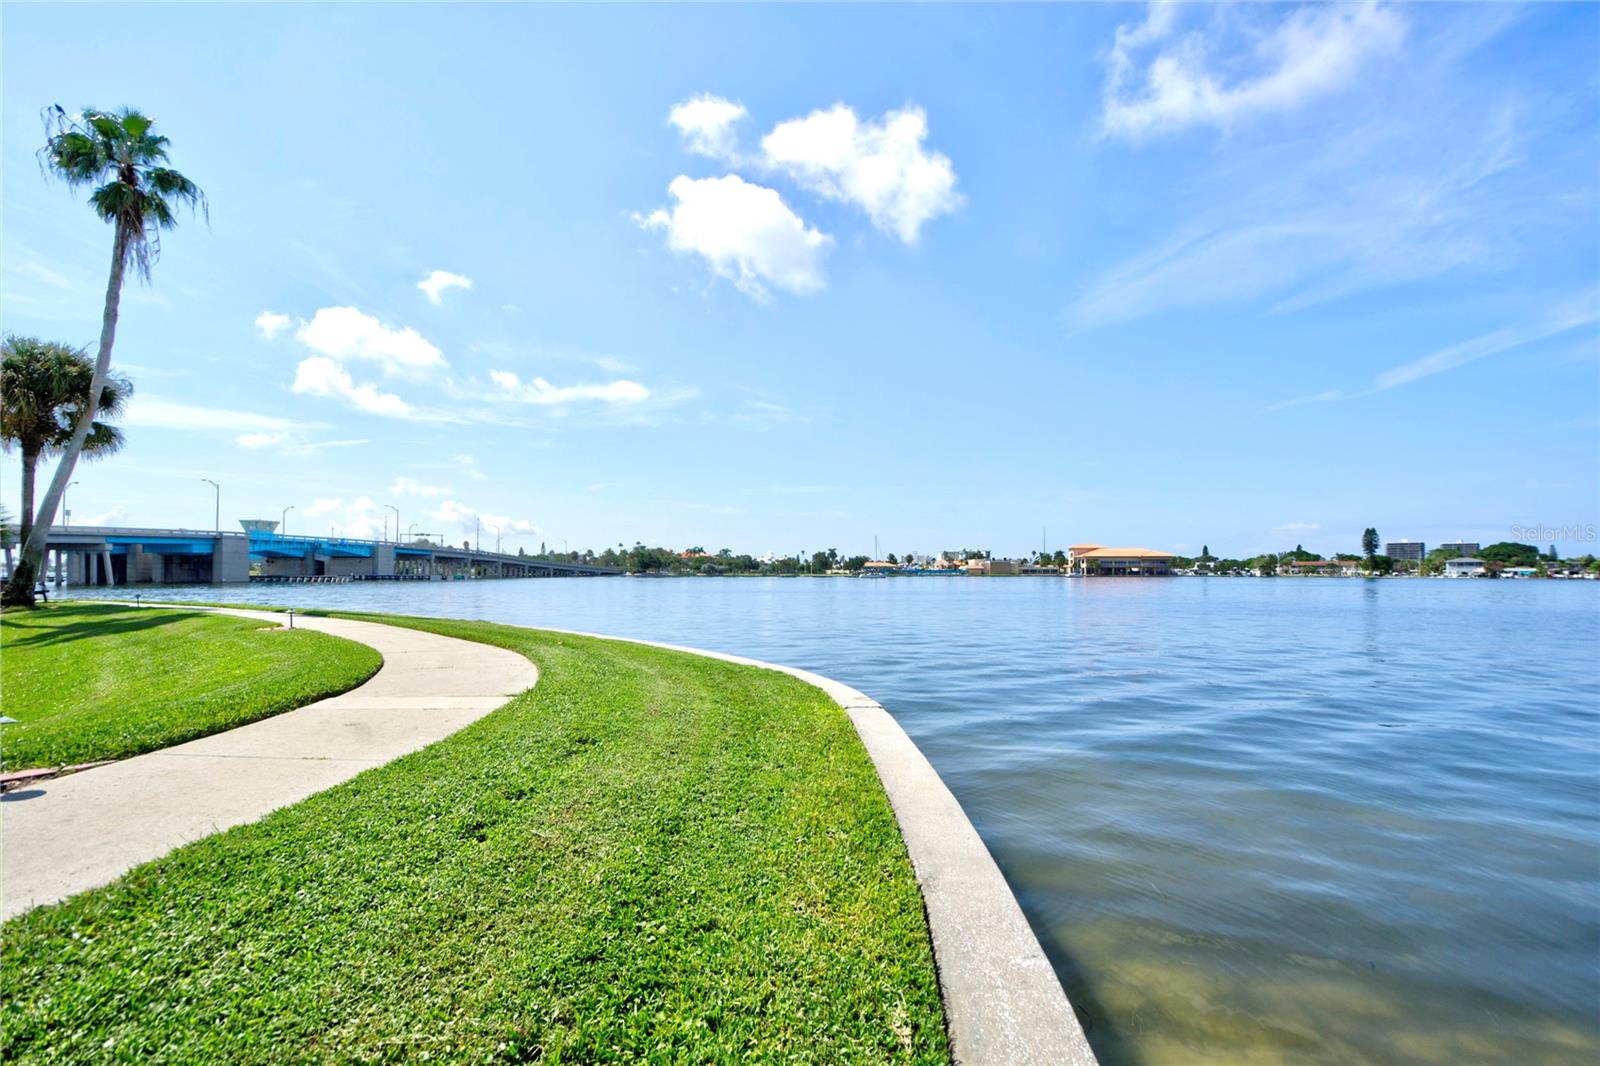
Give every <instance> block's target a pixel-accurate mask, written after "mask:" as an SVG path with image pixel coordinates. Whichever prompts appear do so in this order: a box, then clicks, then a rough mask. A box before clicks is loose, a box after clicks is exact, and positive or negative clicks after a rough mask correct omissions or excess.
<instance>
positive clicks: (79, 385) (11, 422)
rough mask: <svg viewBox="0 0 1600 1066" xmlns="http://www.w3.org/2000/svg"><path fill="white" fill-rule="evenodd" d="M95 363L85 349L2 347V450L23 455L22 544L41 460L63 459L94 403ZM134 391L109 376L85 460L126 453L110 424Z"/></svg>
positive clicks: (27, 343) (24, 340) (29, 342)
mask: <svg viewBox="0 0 1600 1066" xmlns="http://www.w3.org/2000/svg"><path fill="white" fill-rule="evenodd" d="M93 380H94V363H93V362H92V361H91V360H90V359H89V356H88V354H87V353H86V352H84V351H83V349H81V348H71V347H68V346H67V345H65V344H55V343H52V342H49V341H41V340H38V339H37V338H34V337H7V338H6V339H5V342H4V343H3V344H0V446H4V448H5V450H6V451H10V450H11V448H12V447H13V446H15V447H16V448H17V449H18V450H19V451H21V452H22V517H21V523H20V529H19V530H18V536H19V539H21V540H22V541H24V542H26V541H27V539H28V534H29V533H31V532H32V530H33V523H34V512H33V486H34V476H35V474H36V473H37V471H38V467H39V460H40V459H42V458H49V457H50V456H53V455H57V454H59V453H60V452H61V451H62V449H64V448H65V447H66V446H67V445H68V444H69V443H71V441H72V433H73V430H74V429H75V428H76V427H77V423H78V413H79V412H80V411H82V410H83V408H84V407H85V406H86V404H87V403H88V400H89V386H90V383H91V382H92V381H93ZM132 394H133V385H132V383H130V382H129V381H128V379H127V378H125V377H123V376H121V375H120V374H109V375H107V377H106V381H105V384H104V385H103V386H102V387H101V389H100V402H99V403H97V404H96V405H95V407H96V410H97V411H98V413H99V416H100V417H99V418H97V419H96V420H95V422H94V424H93V425H92V426H90V427H89V435H88V437H86V438H85V439H84V443H83V452H82V458H84V459H103V458H105V457H106V456H108V455H112V454H114V453H115V452H117V451H120V450H121V449H122V444H123V439H122V431H121V430H120V429H118V428H117V427H116V426H113V425H111V424H110V422H109V421H102V420H101V419H111V418H116V417H118V416H119V415H121V414H122V412H123V410H124V409H125V408H126V407H127V404H128V397H129V396H131V395H132Z"/></svg>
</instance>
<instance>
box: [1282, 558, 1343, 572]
mask: <svg viewBox="0 0 1600 1066" xmlns="http://www.w3.org/2000/svg"><path fill="white" fill-rule="evenodd" d="M1360 565H1361V564H1360V563H1358V562H1356V561H1355V560H1354V559H1295V560H1293V561H1292V562H1290V563H1289V566H1288V569H1287V571H1285V570H1284V568H1282V567H1279V572H1280V573H1290V574H1353V573H1355V572H1356V570H1357V568H1358V567H1360Z"/></svg>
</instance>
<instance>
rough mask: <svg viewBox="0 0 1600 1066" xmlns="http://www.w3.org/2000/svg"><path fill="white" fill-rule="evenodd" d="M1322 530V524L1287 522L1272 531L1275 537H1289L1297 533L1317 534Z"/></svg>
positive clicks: (1274, 527)
mask: <svg viewBox="0 0 1600 1066" xmlns="http://www.w3.org/2000/svg"><path fill="white" fill-rule="evenodd" d="M1321 528H1322V524H1321V523H1320V522H1285V523H1283V524H1282V525H1279V526H1273V527H1272V529H1271V530H1270V532H1271V534H1272V535H1273V536H1274V537H1287V536H1292V535H1294V534H1296V533H1315V532H1317V531H1318V530H1320V529H1321Z"/></svg>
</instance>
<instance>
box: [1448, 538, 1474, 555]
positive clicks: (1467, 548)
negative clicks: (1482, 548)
mask: <svg viewBox="0 0 1600 1066" xmlns="http://www.w3.org/2000/svg"><path fill="white" fill-rule="evenodd" d="M1439 547H1440V548H1442V549H1444V550H1446V551H1453V552H1455V553H1457V554H1458V555H1476V554H1477V553H1478V542H1477V541H1474V540H1447V541H1445V542H1444V543H1443V544H1441V545H1439Z"/></svg>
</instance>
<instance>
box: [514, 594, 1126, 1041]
mask: <svg viewBox="0 0 1600 1066" xmlns="http://www.w3.org/2000/svg"><path fill="white" fill-rule="evenodd" d="M534 628H539V629H544V630H545V631H546V632H550V633H567V634H570V635H572V636H579V637H594V638H597V639H600V640H620V641H624V642H626V643H629V644H643V645H646V646H648V647H653V648H664V649H666V650H669V651H680V652H687V653H689V654H691V655H700V656H704V657H705V658H708V659H720V660H722V661H723V662H729V663H736V664H738V665H741V666H756V667H760V668H762V669H764V670H776V671H778V672H779V673H783V674H788V675H789V676H791V677H795V678H799V679H800V680H801V681H804V682H806V683H807V684H809V685H814V686H816V687H817V688H819V689H821V690H822V691H823V692H825V693H827V694H828V695H829V696H830V697H831V698H832V699H833V701H834V702H835V703H837V704H839V706H841V707H843V708H844V710H845V713H846V714H848V715H849V716H850V721H851V722H852V723H853V724H854V725H855V727H856V733H857V734H858V735H859V736H860V737H861V742H862V743H863V744H864V745H865V746H866V749H867V754H868V755H869V756H871V758H872V763H873V765H874V767H876V768H877V771H878V778H879V780H881V781H882V782H883V787H884V791H885V792H887V793H888V794H889V802H890V804H891V805H892V806H893V807H894V813H895V817H896V818H897V819H898V820H899V822H900V834H901V836H902V837H904V838H905V842H906V850H907V851H908V852H909V853H910V855H911V865H912V867H913V868H914V869H915V870H916V874H917V881H918V883H919V884H920V885H921V888H922V899H923V904H924V906H925V907H926V908H927V913H928V929H929V931H930V933H931V934H932V937H933V957H934V962H935V964H936V965H937V966H938V970H939V990H940V993H941V995H942V996H943V999H944V1010H945V1024H946V1025H947V1026H948V1027H949V1032H950V1049H951V1054H952V1057H953V1058H954V1060H955V1062H956V1063H958V1064H972V1066H978V1064H982V1066H991V1064H993V1066H998V1064H1001V1063H1007V1064H1009V1063H1016V1064H1034V1063H1037V1064H1039V1066H1095V1064H1096V1059H1095V1056H1094V1052H1093V1051H1092V1050H1091V1049H1090V1047H1089V1042H1088V1040H1087V1039H1086V1038H1085V1037H1084V1035H1083V1028H1082V1026H1080V1025H1079V1024H1078V1018H1077V1015H1076V1014H1074V1013H1073V1010H1072V1004H1071V1003H1069V1002H1068V1001H1067V994H1066V993H1065V992H1064V991H1062V988H1061V982H1060V981H1059V980H1057V978H1056V974H1055V969H1054V968H1053V967H1052V966H1051V965H1050V961H1049V960H1048V959H1047V958H1045V954H1044V949H1043V948H1041V947H1040V946H1039V941H1038V938H1037V937H1035V936H1034V935H1033V929H1032V928H1031V927H1030V926H1029V925H1028V920H1027V919H1026V918H1025V917H1024V916H1023V914H1022V908H1021V907H1020V906H1019V905H1018V904H1017V900H1016V897H1015V896H1014V895H1012V893H1011V887H1010V886H1009V885H1007V884H1006V879H1005V877H1004V875H1002V874H1001V873H1000V868H999V867H998V866H996V865H995V862H994V858H993V856H991V855H990V854H989V849H988V848H987V847H985V846H984V843H983V840H982V839H981V838H980V837H979V836H978V831H977V830H976V829H974V828H973V827H972V823H971V822H970V821H968V819H967V816H966V812H964V811H963V810H962V809H961V804H960V803H958V802H957V801H956V798H955V796H954V795H953V794H951V792H950V789H949V788H948V787H946V786H945V783H944V781H943V779H941V778H940V777H939V774H938V772H937V771H936V770H934V768H933V765H932V764H931V763H929V762H928V760H927V757H926V756H924V755H923V754H922V752H921V750H920V749H918V747H917V746H916V744H915V743H913V742H912V740H911V738H910V737H909V736H907V735H906V731H905V730H904V729H902V728H900V723H898V722H896V721H895V720H894V718H893V717H892V716H891V715H890V714H889V712H888V711H886V710H884V709H883V706H882V705H881V704H879V703H878V701H877V700H874V699H873V698H872V697H870V696H868V695H866V694H865V693H863V692H859V691H857V690H856V689H853V688H851V687H850V686H849V685H845V684H841V683H840V682H838V681H835V680H833V679H832V678H829V677H823V676H822V675H821V674H814V673H811V672H810V671H809V670H800V669H797V668H795V667H792V666H783V665H780V664H777V663H769V662H763V661H762V660H760V659H748V658H745V657H743V656H740V655H728V654H724V653H722V652H715V651H706V650H704V649H701V648H689V647H684V646H683V645H680V644H665V643H662V642H660V641H654V640H637V639H634V638H631V637H614V636H608V635H606V634H602V633H584V632H581V631H578V630H572V629H549V628H548V627H544V626H539V627H534Z"/></svg>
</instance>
